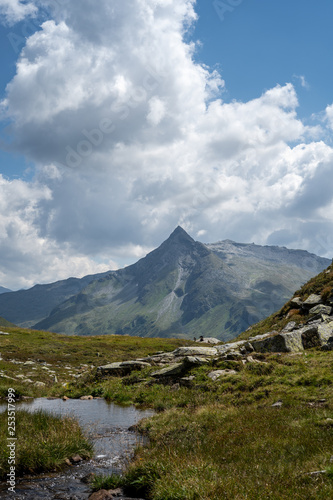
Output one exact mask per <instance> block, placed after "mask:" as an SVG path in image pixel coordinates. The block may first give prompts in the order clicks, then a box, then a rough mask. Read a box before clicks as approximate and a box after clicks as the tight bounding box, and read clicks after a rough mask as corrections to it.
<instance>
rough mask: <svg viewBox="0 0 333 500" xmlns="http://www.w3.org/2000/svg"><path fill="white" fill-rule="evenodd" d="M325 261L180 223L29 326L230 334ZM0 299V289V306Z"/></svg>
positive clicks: (278, 302)
mask: <svg viewBox="0 0 333 500" xmlns="http://www.w3.org/2000/svg"><path fill="white" fill-rule="evenodd" d="M329 263H330V261H329V260H328V259H323V258H320V257H317V256H315V255H313V254H309V253H307V252H304V251H300V250H288V249H286V248H279V247H261V246H258V245H251V244H250V245H248V244H238V243H234V242H231V241H224V242H219V243H216V244H211V245H204V244H202V243H199V242H196V241H194V240H193V239H192V238H191V237H190V236H189V235H188V234H187V233H186V232H185V231H184V230H183V229H182V228H180V227H178V228H177V229H176V230H175V231H174V232H173V233H172V234H171V236H170V237H169V238H168V239H167V240H166V241H165V242H164V243H162V245H161V246H160V247H159V248H157V249H156V250H154V251H153V252H151V253H149V254H148V255H147V256H146V257H145V258H143V259H141V260H139V261H138V262H137V263H136V264H133V265H132V266H129V267H127V268H125V269H120V270H118V271H112V272H109V273H106V274H105V275H104V276H101V277H100V278H99V279H95V280H91V281H90V282H89V284H88V285H87V286H86V287H84V288H82V289H81V290H80V291H79V292H78V293H77V294H72V296H71V297H69V298H68V300H65V301H63V302H62V303H60V302H59V303H58V304H57V305H56V307H54V309H53V310H52V312H51V314H50V315H49V316H48V317H44V319H42V320H41V321H39V322H37V324H36V325H35V328H37V329H46V330H50V331H54V332H60V333H66V334H70V335H88V334H90V335H94V334H96V335H97V334H110V333H116V334H129V335H141V336H165V337H168V336H173V337H175V336H176V337H177V336H187V337H192V336H196V337H198V336H199V335H201V334H204V335H205V336H215V337H218V338H220V339H223V340H228V339H231V338H233V337H235V336H236V335H238V334H239V333H240V332H242V331H243V330H245V329H246V328H247V327H248V326H249V325H251V324H253V323H255V322H257V321H259V320H260V319H262V318H264V317H266V316H267V315H269V314H271V313H272V312H274V311H276V310H277V309H279V308H280V307H281V306H282V305H283V304H284V303H285V302H286V300H288V299H289V298H290V297H291V295H292V294H293V292H294V291H295V290H296V289H297V288H298V287H299V286H300V285H302V284H303V283H305V282H306V281H307V280H308V279H309V278H310V277H312V276H314V275H315V274H317V273H318V272H320V271H321V270H322V269H324V268H325V267H327V265H328V264H329ZM1 306H2V302H1V297H0V313H1V311H2V308H1ZM7 317H9V316H8V314H7ZM16 322H17V321H16Z"/></svg>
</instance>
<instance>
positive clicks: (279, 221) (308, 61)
mask: <svg viewBox="0 0 333 500" xmlns="http://www.w3.org/2000/svg"><path fill="white" fill-rule="evenodd" d="M332 19H333V3H332V2H331V0H321V1H320V3H319V4H315V3H314V2H312V1H310V0H302V1H301V0H295V1H293V2H287V1H286V0H279V1H278V0H225V1H213V0H212V1H211V0H209V1H207V0H206V1H204V0H197V2H195V1H194V0H145V1H144V2H141V1H140V2H139V0H128V2H126V3H125V2H123V1H121V0H112V1H111V0H100V1H99V2H98V3H96V2H94V1H93V0H71V1H70V2H69V1H68V0H52V1H51V0H27V1H21V0H0V20H1V24H0V46H1V53H0V64H1V68H2V71H1V75H0V120H1V135H0V140H1V143H0V145H1V151H0V204H1V207H2V210H1V215H0V227H1V228H2V232H1V234H0V255H1V261H0V285H2V286H5V287H9V288H20V287H28V286H32V285H33V284H35V283H38V282H50V281H55V280H57V279H62V278H66V277H68V276H70V275H75V276H83V275H85V274H89V273H94V272H100V271H104V270H107V269H110V268H113V269H114V268H117V267H122V266H124V265H127V264H130V263H132V262H134V261H136V260H137V259H138V258H140V257H142V256H144V255H145V254H146V253H147V252H148V251H149V250H151V249H152V248H154V247H156V246H157V245H159V244H160V243H161V242H162V241H163V240H164V239H166V238H167V236H168V235H169V234H170V233H171V232H172V231H173V229H174V227H176V226H177V225H178V224H180V225H182V226H183V227H184V229H186V230H187V231H188V232H189V233H190V234H191V235H192V236H193V237H194V238H196V239H199V240H201V241H206V242H213V241H217V240H221V239H233V240H235V241H238V242H247V241H249V242H252V241H254V242H256V243H258V244H276V245H281V246H287V247H290V248H302V249H306V250H308V251H310V252H313V253H317V254H319V255H323V256H326V257H331V256H332V254H333V239H332V237H331V236H330V235H331V234H332V229H333V224H332V219H333V197H332V192H333V189H332V188H333V184H332V182H333V181H332V180H331V178H332V175H331V173H332V166H333V151H332V130H333V92H332V89H333V70H332V63H331V57H332V49H333V34H332V29H331V26H332Z"/></svg>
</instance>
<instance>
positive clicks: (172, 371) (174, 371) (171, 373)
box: [152, 363, 185, 378]
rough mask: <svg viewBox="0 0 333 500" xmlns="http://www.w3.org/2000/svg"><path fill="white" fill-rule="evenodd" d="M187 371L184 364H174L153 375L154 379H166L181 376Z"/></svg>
mask: <svg viewBox="0 0 333 500" xmlns="http://www.w3.org/2000/svg"><path fill="white" fill-rule="evenodd" d="M184 371H185V366H184V364H183V363H174V364H172V365H170V366H167V367H166V368H162V370H158V371H157V372H154V373H152V377H154V378H165V377H175V376H177V375H181V374H182V373H183V372H184Z"/></svg>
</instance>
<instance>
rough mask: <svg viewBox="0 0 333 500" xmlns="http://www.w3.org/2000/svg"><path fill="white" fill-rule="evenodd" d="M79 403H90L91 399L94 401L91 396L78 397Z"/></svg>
mask: <svg viewBox="0 0 333 500" xmlns="http://www.w3.org/2000/svg"><path fill="white" fill-rule="evenodd" d="M80 399H81V401H91V400H92V399H94V397H93V396H81V397H80Z"/></svg>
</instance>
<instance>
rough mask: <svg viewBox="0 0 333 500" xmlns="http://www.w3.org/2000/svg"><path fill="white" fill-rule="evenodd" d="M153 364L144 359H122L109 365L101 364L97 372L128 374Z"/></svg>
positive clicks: (102, 373) (103, 373)
mask: <svg viewBox="0 0 333 500" xmlns="http://www.w3.org/2000/svg"><path fill="white" fill-rule="evenodd" d="M148 366H151V365H150V363H146V362H144V361H121V362H117V363H110V364H109V365H104V366H99V367H98V368H97V373H100V374H101V375H127V374H128V373H131V371H134V370H142V368H146V367H148Z"/></svg>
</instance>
